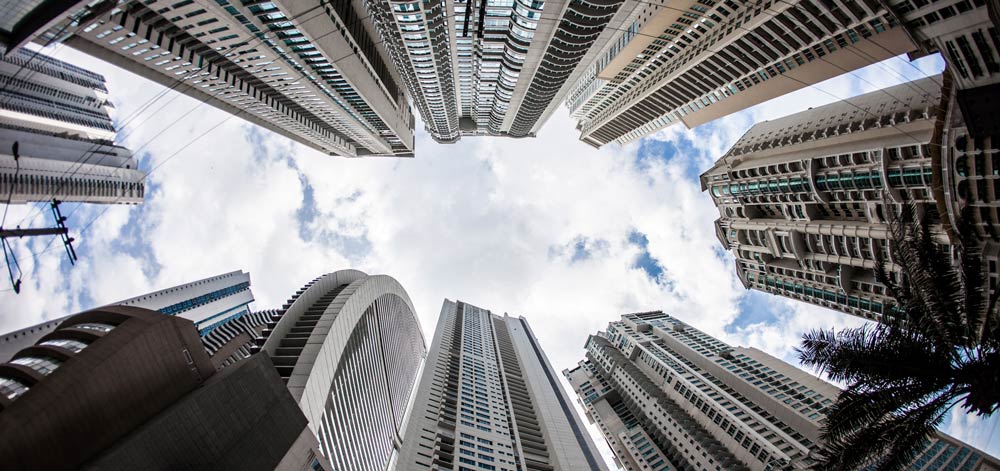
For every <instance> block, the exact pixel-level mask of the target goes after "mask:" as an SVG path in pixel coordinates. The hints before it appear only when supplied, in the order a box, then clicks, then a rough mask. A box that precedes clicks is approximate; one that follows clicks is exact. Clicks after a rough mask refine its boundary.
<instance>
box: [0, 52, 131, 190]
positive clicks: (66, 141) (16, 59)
mask: <svg viewBox="0 0 1000 471" xmlns="http://www.w3.org/2000/svg"><path fill="white" fill-rule="evenodd" d="M113 108H114V106H113V105H112V104H111V101H110V100H109V99H108V89H107V88H106V87H105V80H104V77H103V76H101V75H100V74H96V73H94V72H91V71H89V70H86V69H83V68H80V67H77V66H74V65H72V64H68V63H66V62H63V61H60V60H58V59H55V58H52V57H49V56H47V55H45V54H42V53H40V52H38V51H31V50H27V49H16V50H8V51H6V52H2V53H0V194H2V195H3V196H2V198H3V199H0V203H7V201H8V199H7V198H8V196H9V197H10V199H9V201H10V203H14V204H16V203H27V202H31V201H42V202H49V201H52V200H53V199H57V200H60V201H78V202H85V203H104V204H116V203H117V204H139V203H142V200H143V196H144V194H145V179H146V173H145V172H142V171H140V170H139V169H138V162H137V161H136V159H135V158H133V156H132V152H130V151H129V150H128V149H126V148H124V147H121V146H119V145H116V144H115V138H116V134H115V126H114V122H113V121H112V119H111V115H110V112H111V110H112V109H113Z"/></svg>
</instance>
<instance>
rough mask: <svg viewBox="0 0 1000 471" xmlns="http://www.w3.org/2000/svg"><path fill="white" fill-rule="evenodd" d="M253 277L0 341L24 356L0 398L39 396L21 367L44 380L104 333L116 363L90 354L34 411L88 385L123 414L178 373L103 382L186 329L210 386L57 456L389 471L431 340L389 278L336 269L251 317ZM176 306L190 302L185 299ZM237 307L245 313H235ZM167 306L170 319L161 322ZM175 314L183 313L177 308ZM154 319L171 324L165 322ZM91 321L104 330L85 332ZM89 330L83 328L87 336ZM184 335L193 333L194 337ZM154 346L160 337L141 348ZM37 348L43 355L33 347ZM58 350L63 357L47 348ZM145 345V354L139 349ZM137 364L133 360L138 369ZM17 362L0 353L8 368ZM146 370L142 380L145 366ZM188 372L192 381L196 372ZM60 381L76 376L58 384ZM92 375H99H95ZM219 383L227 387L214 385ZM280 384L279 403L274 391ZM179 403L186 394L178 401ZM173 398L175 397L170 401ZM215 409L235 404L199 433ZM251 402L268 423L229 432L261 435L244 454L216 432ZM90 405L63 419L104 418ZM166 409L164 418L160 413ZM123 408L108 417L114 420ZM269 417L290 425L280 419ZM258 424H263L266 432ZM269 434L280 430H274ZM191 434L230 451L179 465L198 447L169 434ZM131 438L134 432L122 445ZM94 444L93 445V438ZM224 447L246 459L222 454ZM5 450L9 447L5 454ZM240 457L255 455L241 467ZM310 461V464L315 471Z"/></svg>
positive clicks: (218, 281) (232, 276) (116, 462)
mask: <svg viewBox="0 0 1000 471" xmlns="http://www.w3.org/2000/svg"><path fill="white" fill-rule="evenodd" d="M243 280H246V281H243ZM248 281H249V276H248V275H247V274H245V273H243V272H238V271H237V272H231V273H227V274H224V275H220V276H217V277H212V278H207V279H205V280H201V281H198V282H194V283H189V284H186V285H181V286H178V287H176V288H171V289H167V290H162V291H158V292H155V293H150V294H148V295H144V296H138V297H135V298H132V299H129V300H126V301H123V302H122V303H119V304H116V305H111V306H106V307H103V308H99V309H96V310H93V311H89V312H87V313H83V314H78V315H75V316H67V317H65V318H62V319H60V321H59V322H53V323H50V324H51V325H50V324H43V325H40V326H35V327H31V328H28V329H24V330H23V331H19V332H15V333H11V334H7V335H6V336H4V337H0V340H2V341H3V344H0V345H2V346H3V347H4V348H5V350H8V349H13V348H17V351H16V353H14V354H13V359H11V361H10V362H11V363H12V364H14V365H22V366H23V367H22V366H13V367H10V368H8V367H7V365H0V393H2V394H4V395H7V396H11V397H8V399H10V400H13V399H16V398H17V396H19V395H21V394H23V393H24V391H26V390H28V389H31V388H34V384H35V383H37V382H38V378H36V377H35V376H37V375H35V376H31V375H30V374H29V376H28V377H24V376H23V375H21V376H18V375H19V374H21V373H23V372H24V371H23V370H25V368H24V367H27V368H33V369H36V370H39V371H41V370H42V369H47V370H46V371H48V372H46V371H43V372H42V373H41V374H42V375H43V376H45V375H48V373H49V372H51V370H55V369H57V368H59V369H62V368H64V367H63V366H62V365H63V363H67V365H68V364H69V362H71V361H72V362H73V364H74V365H76V364H79V363H81V362H80V361H74V360H73V359H72V358H69V357H67V355H66V354H64V352H62V350H61V349H60V348H63V347H64V348H68V349H75V350H74V351H75V352H79V351H80V350H82V349H84V348H88V349H89V348H90V347H88V346H87V345H83V346H81V345H78V343H74V342H70V341H68V340H62V339H82V340H83V341H84V343H86V344H89V343H91V340H92V337H95V336H96V337H100V338H102V339H103V338H104V337H106V336H102V334H101V333H102V332H104V333H107V332H115V334H114V335H115V336H114V337H113V338H115V339H117V340H116V341H113V342H106V343H101V344H100V345H104V346H106V347H102V348H108V349H119V350H120V351H119V353H115V354H113V358H109V357H108V355H109V354H108V353H107V352H105V353H103V354H96V353H95V354H93V355H88V356H87V357H86V358H88V359H89V360H87V361H88V362H89V363H84V365H82V366H74V367H73V368H72V370H73V371H74V373H73V374H72V375H68V379H61V380H60V381H61V383H59V385H58V386H52V388H50V389H48V390H47V392H45V393H44V395H45V397H44V398H42V399H32V401H33V402H32V403H33V404H43V403H49V402H50V401H57V400H58V399H59V397H60V394H63V395H65V394H67V393H66V391H67V388H69V387H72V386H73V385H74V384H75V383H80V386H79V387H80V388H82V389H83V390H88V391H89V389H87V388H95V390H100V389H101V388H102V387H105V388H106V391H105V393H104V395H100V396H98V397H99V398H100V399H101V400H102V401H121V402H123V405H122V407H126V405H128V404H134V403H135V402H136V401H137V400H138V399H137V398H139V397H141V396H142V394H144V393H142V391H145V390H146V389H147V388H152V389H154V390H155V389H156V388H157V386H158V385H159V384H160V383H162V382H163V381H167V382H170V381H171V377H170V374H179V373H177V372H176V371H174V372H172V373H169V374H168V373H165V372H161V371H159V370H158V369H156V368H152V369H150V370H149V372H148V375H152V376H155V377H152V378H146V381H148V382H150V383H151V384H145V383H143V384H138V385H134V387H133V390H129V386H128V383H129V381H140V380H141V379H142V378H141V376H142V374H139V373H137V374H136V375H126V377H124V378H121V380H122V382H123V383H115V382H114V381H110V380H107V379H102V378H103V377H104V376H106V374H108V372H113V371H115V369H121V368H127V367H129V366H130V365H131V367H133V369H134V365H143V364H144V361H145V358H146V357H147V356H155V355H158V354H159V355H164V356H168V357H169V355H168V353H170V352H174V353H177V352H180V351H181V350H179V349H177V348H174V347H175V345H174V344H171V343H170V342H172V339H173V337H172V336H171V335H167V334H169V333H171V332H173V330H170V329H175V330H178V329H179V330H178V331H179V332H180V334H178V335H181V336H182V337H183V338H182V339H181V340H182V341H183V350H184V351H185V352H187V355H189V356H180V361H181V362H185V361H186V362H187V363H186V364H188V365H195V366H193V367H192V368H195V369H197V372H198V374H200V375H201V376H202V377H207V376H210V375H214V376H212V379H209V380H208V381H205V382H204V385H202V386H197V385H195V386H194V387H193V388H188V389H184V388H185V387H188V386H191V385H189V384H188V383H189V382H190V381H187V382H185V381H179V382H178V384H177V385H175V387H173V388H167V390H166V391H164V392H163V393H162V394H161V395H159V396H156V397H155V401H153V402H154V403H153V404H150V405H149V406H148V407H147V408H146V409H142V410H139V411H137V412H136V413H134V414H126V417H124V418H123V419H124V420H125V422H126V423H125V424H123V425H121V426H120V427H119V424H118V423H117V422H116V423H115V424H116V425H115V427H116V428H114V430H112V431H111V432H109V435H102V436H100V437H97V438H95V440H94V442H93V443H92V445H93V446H92V447H90V448H86V449H84V450H82V451H80V453H76V454H74V453H67V454H65V455H66V456H62V457H55V458H53V459H58V460H71V461H72V460H76V461H80V460H90V461H91V462H93V463H98V464H99V465H100V466H96V468H95V469H125V468H128V467H130V466H135V467H137V468H141V469H146V466H144V463H147V462H149V461H156V460H157V459H159V457H163V460H164V461H163V462H164V463H171V464H172V465H171V466H166V467H163V468H158V469H206V470H207V469H231V468H234V467H240V466H236V465H233V464H232V463H237V462H239V460H240V459H244V460H246V461H245V465H246V466H250V468H247V469H282V470H284V469H296V470H302V471H305V470H306V469H309V470H323V469H327V470H330V469H337V470H350V471H369V470H370V471H382V470H385V469H391V468H392V466H393V465H394V464H395V463H396V461H397V458H398V454H399V449H400V447H401V443H402V440H403V431H404V429H405V427H406V423H407V421H408V414H409V411H410V407H411V404H412V401H413V397H414V391H415V386H416V381H417V377H418V376H419V374H420V370H421V368H422V366H423V362H424V358H425V357H426V347H425V344H424V338H423V333H422V332H421V330H420V324H419V322H418V321H417V318H416V315H415V314H414V309H413V305H412V303H411V302H410V298H409V296H408V295H407V294H406V291H405V290H404V289H403V287H402V286H400V285H399V283H398V282H397V281H396V280H394V279H393V278H391V277H389V276H385V275H374V276H368V275H366V274H365V273H362V272H360V271H357V270H341V271H337V272H333V273H328V274H325V275H323V276H320V277H318V278H316V279H314V280H312V281H310V282H309V283H307V284H306V285H305V286H303V287H302V288H301V289H299V290H298V291H296V292H295V293H294V294H293V295H292V297H291V298H289V299H288V301H287V302H286V303H285V304H284V305H283V306H282V307H281V308H279V309H271V310H265V311H258V312H253V313H250V312H247V311H245V309H246V303H248V302H250V301H252V300H253V298H252V296H250V295H249V292H248V291H247V289H248V288H249V286H248ZM248 297H249V299H247V298H248ZM178 298H184V300H182V301H180V302H177V299H178ZM220 303H221V304H220ZM234 304H235V305H236V307H235V308H234V307H231V306H232V305H234ZM136 306H144V307H147V308H152V309H158V310H150V309H139V308H137V307H136ZM163 306H167V307H172V309H173V310H168V311H170V312H164V309H163ZM179 307H184V308H185V309H183V310H177V308H179ZM216 310H218V311H220V312H221V313H223V314H222V315H219V316H217V317H216V316H210V317H203V316H200V315H197V314H198V313H199V312H202V311H206V312H208V311H216ZM95 312H101V313H111V314H94V313H95ZM114 313H125V314H127V316H125V317H122V316H117V315H112V314H114ZM132 313H139V314H138V315H139V317H140V319H141V322H138V321H137V322H131V323H129V324H123V322H126V321H127V319H130V318H131V317H129V316H132ZM165 314H172V315H165ZM95 316H97V317H95ZM102 316H103V317H102ZM109 316H110V317H109ZM157 316H159V317H162V318H163V319H169V321H160V320H157V319H156V318H155V317H157ZM132 317H134V316H132ZM183 317H194V318H198V319H202V320H203V323H204V322H209V323H210V325H211V329H204V328H202V329H200V331H199V330H197V329H195V328H194V326H193V324H192V321H191V320H188V319H184V318H183ZM95 319H96V320H95ZM98 321H100V322H98ZM93 322H98V324H101V325H95V326H90V325H89V324H87V323H93ZM81 323H83V324H87V326H86V327H81ZM105 324H108V325H105ZM144 324H146V325H155V326H157V327H155V329H154V328H150V329H154V330H151V331H150V332H147V333H141V332H140V331H139V330H136V329H143V327H142V325H144ZM119 325H127V326H129V329H123V330H122V331H119V330H117V329H118V328H119ZM188 326H190V327H188ZM80 329H90V330H96V331H97V333H90V331H89V330H88V331H86V333H87V334H88V335H83V337H81V335H82V334H81V333H80V332H79V331H80ZM101 329H103V330H101ZM187 329H190V334H189V333H188V332H187ZM118 332H120V334H119V333H118ZM164 332H166V333H164ZM149 336H155V337H157V338H159V337H163V339H162V340H161V341H159V342H158V343H157V342H154V344H151V345H150V346H149V347H148V348H146V349H145V350H142V345H143V344H144V342H147V340H146V339H147V337H149ZM192 336H193V337H192ZM199 336H200V341H198V337H199ZM132 337H134V338H132ZM57 339H58V340H57ZM192 339H194V343H192ZM53 342H54V343H53ZM67 342H68V343H67ZM130 342H131V343H130ZM35 344H37V345H43V346H45V348H38V347H37V346H34V345H35ZM165 344H169V345H165ZM116 345H117V346H116ZM53 346H54V347H60V348H57V349H55V350H52V348H51V347H53ZM136 349H139V350H141V351H139V352H138V353H136ZM171 349H173V350H171ZM175 350H176V351H175ZM102 352H103V350H102ZM125 352H132V353H125ZM102 355H103V356H102ZM130 355H132V356H136V358H132V359H129V356H130ZM8 358H10V357H9V356H5V357H0V361H6V360H7V359H8ZM185 359H187V360H185ZM174 360H177V359H174ZM171 361H172V360H171V359H170V358H166V359H164V360H163V362H164V363H167V364H168V366H170V367H171V368H174V369H175V370H176V366H177V365H176V362H173V363H171ZM129 362H132V363H129ZM105 363H108V364H105ZM157 365H159V364H158V363H157ZM247 365H250V366H247ZM12 368H13V369H12ZM206 368H207V369H206ZM139 369H140V370H142V371H146V369H145V366H144V367H143V368H139ZM15 370H16V371H15ZM185 371H186V370H185ZM192 371H194V370H192ZM160 373H163V374H160ZM5 374H6V376H5ZM187 375H188V376H192V373H191V372H188V373H187ZM64 376H67V375H62V376H60V377H61V378H62V377H64ZM91 376H96V377H97V379H91ZM19 378H20V379H19ZM215 378H218V379H215ZM222 378H231V379H222ZM189 379H190V378H189ZM194 379H197V378H194ZM202 379H204V378H202ZM90 381H92V382H90ZM199 381H200V380H199ZM216 381H217V382H225V384H224V385H218V384H217V383H215V382H216ZM112 383H113V384H112ZM199 384H200V383H199ZM274 384H277V385H278V389H280V393H283V394H280V393H279V391H275V388H274ZM196 388H200V389H196ZM179 389H183V391H178V390H179ZM136 391H138V392H136ZM181 393H184V394H187V393H190V395H189V396H184V397H181V396H180V395H179V394H181ZM95 394H96V393H95ZM133 394H135V395H134V396H133ZM170 394H173V396H170V397H166V396H168V395H170ZM226 394H232V395H234V396H233V400H234V401H240V400H244V399H240V398H244V397H247V396H253V398H252V399H245V402H246V403H245V404H239V403H237V404H229V403H228V401H229V399H228V398H227V397H225V395H226ZM219 395H222V396H221V397H220V396H219ZM34 396H36V397H37V396H39V394H34ZM258 396H259V397H258ZM285 396H287V401H286V400H285V399H284V397H285ZM71 402H72V401H71ZM215 402H226V405H225V407H221V408H219V410H212V411H206V412H204V413H205V414H206V415H207V417H206V418H205V419H204V420H205V421H206V422H212V421H217V422H219V423H218V424H215V423H207V424H202V425H197V426H195V425H192V423H191V422H192V421H196V420H198V417H197V414H198V411H199V410H202V409H205V408H208V409H212V408H213V404H215ZM7 404H8V402H5V401H4V396H0V430H2V427H3V424H4V422H3V420H4V416H3V414H2V412H3V408H4V407H5V406H6V405H7ZM268 404H270V405H272V406H274V407H276V408H277V409H276V411H274V412H268V411H267V408H268V407H269V406H268ZM288 404H291V406H292V408H293V410H292V411H291V412H289V411H288V410H287V406H288ZM230 406H231V407H230ZM242 406H245V407H247V408H248V410H249V411H248V412H247V414H251V415H252V414H260V415H262V416H263V417H258V416H253V417H257V418H255V419H254V420H237V421H238V422H239V424H237V425H235V426H233V430H235V431H239V432H240V433H243V434H250V435H253V439H251V440H249V441H247V443H246V444H241V445H239V446H237V445H232V444H231V443H230V442H229V441H226V440H233V439H234V438H233V435H234V434H235V432H231V431H228V430H225V431H219V429H218V428H219V427H222V428H224V427H226V426H227V425H226V424H228V423H229V422H227V421H231V420H236V419H234V418H233V417H240V416H242V415H243V412H241V411H240V410H239V409H240V407H242ZM32 407H34V406H32ZM93 407H94V404H92V403H91V402H88V400H81V401H77V402H72V404H70V405H68V406H66V407H65V408H63V409H61V412H59V413H60V414H68V415H67V416H66V417H77V416H84V415H88V414H90V415H93V414H96V413H97V412H95V411H93V410H91V409H92V408H93ZM158 407H160V408H163V407H166V408H167V409H166V411H165V412H163V413H160V414H159V415H157V416H155V417H153V412H155V411H157V410H159V409H157V408H158ZM116 411H117V409H114V410H111V411H109V412H107V413H109V414H116V413H117V412H116ZM24 414H27V415H24ZM271 414H279V415H281V416H282V417H281V418H275V417H272V416H271ZM28 416H30V413H22V414H20V415H16V417H14V419H12V420H13V422H11V423H13V424H18V423H21V422H20V421H23V420H25V418H26V417H28ZM258 419H259V420H261V421H262V422H259V423H258V422H257V421H256V420H258ZM67 420H68V419H67ZM260 424H268V426H267V427H263V428H264V429H268V430H264V431H261V432H249V431H247V430H246V427H247V426H250V427H256V428H259V425H260ZM271 425H274V426H276V427H277V428H276V429H275V430H270V427H271ZM188 427H193V428H194V429H196V430H195V431H196V433H197V434H201V433H202V432H204V433H205V434H209V435H211V434H214V433H218V434H219V435H220V437H222V438H223V443H220V445H219V446H211V447H209V448H211V451H210V452H205V453H201V452H189V453H193V454H194V455H195V456H191V457H176V456H171V454H172V453H174V452H178V451H179V450H189V447H192V446H194V445H193V444H192V441H196V440H193V439H192V438H190V437H169V436H164V434H169V433H171V432H172V431H176V430H179V429H187V428H188ZM241 427H242V428H241ZM297 427H298V428H297ZM128 430H134V431H133V432H129V433H128V434H127V435H126V434H125V432H128ZM303 430H304V431H303ZM36 431H37V434H36V435H35V436H34V439H36V440H38V439H42V438H40V437H46V436H56V435H58V434H59V433H69V432H61V431H59V430H58V428H57V427H56V429H53V427H39V428H38V429H37V430H36ZM73 433H75V432H73ZM272 433H273V434H276V437H277V438H278V439H279V440H278V443H277V444H270V443H269V444H267V446H263V445H262V446H261V449H259V450H253V451H247V450H246V448H253V446H254V445H255V444H256V443H257V441H259V440H264V439H266V438H267V437H269V436H270V435H269V434H272ZM110 435H113V436H110ZM195 436H197V437H201V439H202V440H203V441H204V440H207V441H212V438H211V437H206V436H203V435H195ZM43 441H44V439H43ZM293 442H294V444H293ZM87 443H88V446H90V445H91V442H87ZM227 444H228V445H227ZM223 445H225V446H233V447H234V449H236V450H242V451H226V450H225V449H224V448H225V446H223ZM101 447H104V448H107V447H111V448H107V449H110V450H112V451H104V452H102V453H101V454H100V456H99V457H95V456H97V455H95V452H96V451H99V450H100V449H102V448H101ZM4 451H5V450H3V449H2V448H0V453H2V452H4ZM6 451H7V452H9V453H12V454H13V455H16V456H19V457H20V456H29V455H30V456H32V458H31V459H33V460H39V459H43V458H42V457H39V456H36V455H37V454H36V453H34V452H24V451H10V450H6ZM286 451H287V452H286ZM279 452H280V453H279ZM241 453H244V454H246V457H243V458H240V456H239V455H240V454H241ZM261 454H263V455H264V457H263V458H260V459H259V461H255V459H256V458H254V457H258V456H261ZM84 455H86V456H84ZM0 456H2V455H0ZM185 460H187V461H185ZM206 460H215V461H217V462H218V463H230V465H229V466H221V465H220V466H219V467H214V468H213V467H211V466H208V465H204V463H206V462H211V461H206ZM279 460H281V465H278V466H277V467H276V468H275V464H274V463H277V462H278V461H279ZM191 463H193V464H191ZM267 463H271V464H270V466H271V467H270V468H267V467H266V466H265V465H266V464H267ZM288 463H291V464H288ZM310 463H311V466H313V467H312V468H306V467H305V466H307V465H310ZM327 463H328V464H327ZM188 464H191V467H189V466H188ZM286 464H288V466H293V467H287V466H285V465H286ZM126 465H128V466H126ZM299 465H302V466H300V467H295V466H299ZM102 466H103V467H102ZM317 466H318V467H317ZM26 469H28V468H26ZM240 469H243V468H242V467H240ZM399 469H405V468H399Z"/></svg>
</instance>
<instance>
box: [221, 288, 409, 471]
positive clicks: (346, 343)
mask: <svg viewBox="0 0 1000 471" xmlns="http://www.w3.org/2000/svg"><path fill="white" fill-rule="evenodd" d="M281 310H282V311H283V312H282V313H281V314H280V316H279V320H278V321H277V322H276V323H275V324H274V326H273V327H269V328H267V329H265V330H264V331H263V332H262V334H261V336H260V337H259V338H258V339H256V342H257V344H258V345H259V346H260V347H261V348H260V350H262V351H263V352H265V353H266V354H267V355H268V356H270V357H271V360H272V361H273V362H274V365H275V368H276V369H277V371H278V374H279V375H280V377H281V378H282V380H284V382H285V384H286V386H287V388H288V390H289V392H291V394H292V397H293V398H294V399H295V401H296V402H298V404H299V407H300V408H301V409H302V412H303V413H305V416H306V419H307V420H308V422H309V428H310V430H312V432H313V433H314V434H315V435H316V437H317V438H318V439H319V444H320V451H321V453H322V454H323V456H325V457H326V458H327V459H328V460H329V461H330V463H331V464H332V465H333V469H337V470H349V471H360V470H365V471H367V470H371V471H378V470H384V469H387V467H388V466H390V464H391V463H392V462H394V460H395V459H396V456H397V454H398V449H399V447H400V443H401V442H402V436H403V429H404V426H405V423H406V419H407V410H408V406H409V404H410V401H411V398H412V391H413V389H414V386H415V384H416V380H417V376H418V375H419V372H420V368H421V366H422V365H423V361H424V357H425V356H426V347H425V345H424V337H423V333H422V332H421V330H420V323H419V322H418V321H417V318H416V315H415V314H414V312H415V311H414V309H413V304H412V303H411V302H410V297H409V296H408V295H407V294H406V291H405V290H404V289H403V287H402V286H400V284H399V283H398V282H397V281H396V280H395V279H393V278H391V277H389V276H386V275H373V276H368V275H366V274H365V273H362V272H360V271H357V270H341V271H337V272H333V273H328V274H326V275H323V276H321V277H319V278H316V279H314V280H313V281H311V282H309V283H308V284H306V285H305V286H304V287H303V288H302V289H300V290H299V291H298V292H296V293H295V295H294V296H293V297H292V298H291V299H289V300H288V303H286V304H285V305H284V306H283V307H282V309H281ZM251 358H252V357H251ZM240 363H241V362H237V363H236V364H237V365H239V364H240ZM400 469H406V468H400Z"/></svg>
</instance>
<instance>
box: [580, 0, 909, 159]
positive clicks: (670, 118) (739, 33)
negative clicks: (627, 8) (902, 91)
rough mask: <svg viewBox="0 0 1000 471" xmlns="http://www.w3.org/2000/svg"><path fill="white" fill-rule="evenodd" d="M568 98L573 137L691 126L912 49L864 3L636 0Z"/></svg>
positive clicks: (890, 21) (876, 6) (883, 11)
mask: <svg viewBox="0 0 1000 471" xmlns="http://www.w3.org/2000/svg"><path fill="white" fill-rule="evenodd" d="M641 8H642V13H641V14H640V15H638V16H637V17H636V18H635V19H634V20H633V21H632V22H631V23H626V24H624V25H623V26H622V28H621V30H622V31H620V32H619V34H618V36H617V37H616V38H615V39H613V40H612V41H611V42H609V43H608V45H607V46H606V47H605V50H604V51H602V54H601V55H600V56H599V57H598V60H597V61H596V62H595V63H594V64H592V65H591V69H590V70H589V71H588V73H587V74H586V75H585V76H583V77H582V78H581V79H580V80H579V81H578V82H577V83H576V84H575V85H574V88H573V91H572V92H571V93H570V95H569V99H568V100H567V104H568V106H569V107H570V109H571V111H572V113H573V115H574V116H575V117H576V118H577V119H578V121H579V124H578V126H577V128H578V129H579V130H580V132H581V139H582V140H583V141H584V142H586V143H588V144H590V145H592V146H595V147H600V146H602V145H604V144H607V143H609V142H617V143H620V144H623V143H626V142H629V141H632V140H634V139H638V138H640V137H643V136H645V135H648V134H651V133H652V132H655V131H657V130H659V129H662V128H664V127H666V126H669V125H673V124H676V123H678V122H681V123H683V124H684V125H685V126H687V127H689V128H691V127H694V126H698V125H700V124H703V123H707V122H709V121H712V120H714V119H717V118H720V117H722V116H726V115H728V114H730V113H734V112H737V111H740V110H742V109H745V108H748V107H750V106H753V105H756V104H758V103H762V102H764V101H766V100H769V99H772V98H775V97H778V96H781V95H784V94H786V93H789V92H792V91H794V90H798V89H800V88H803V87H807V86H809V85H811V84H815V83H818V82H821V81H823V80H826V79H829V78H832V77H835V76H838V75H841V74H843V73H846V72H849V71H852V70H855V69H858V68H861V67H864V66H866V65H870V64H874V63H876V62H879V61H881V60H884V59H888V58H890V57H893V56H896V55H899V54H903V53H907V52H910V51H913V50H915V49H916V46H915V45H914V44H913V43H912V40H911V39H910V37H909V36H908V34H907V31H906V30H905V29H904V28H902V27H901V25H900V23H899V21H898V20H897V17H896V16H895V15H894V14H893V13H892V12H891V11H889V10H888V9H887V8H886V7H885V6H884V5H882V4H880V3H878V2H873V1H868V0H860V1H854V0H845V1H834V2H819V1H812V0H803V1H798V2H782V1H762V2H742V1H715V0H698V1H694V0H692V1H687V2H681V3H672V4H670V5H669V6H667V5H661V4H657V3H655V2H654V3H646V4H643V6H642V7H641Z"/></svg>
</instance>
